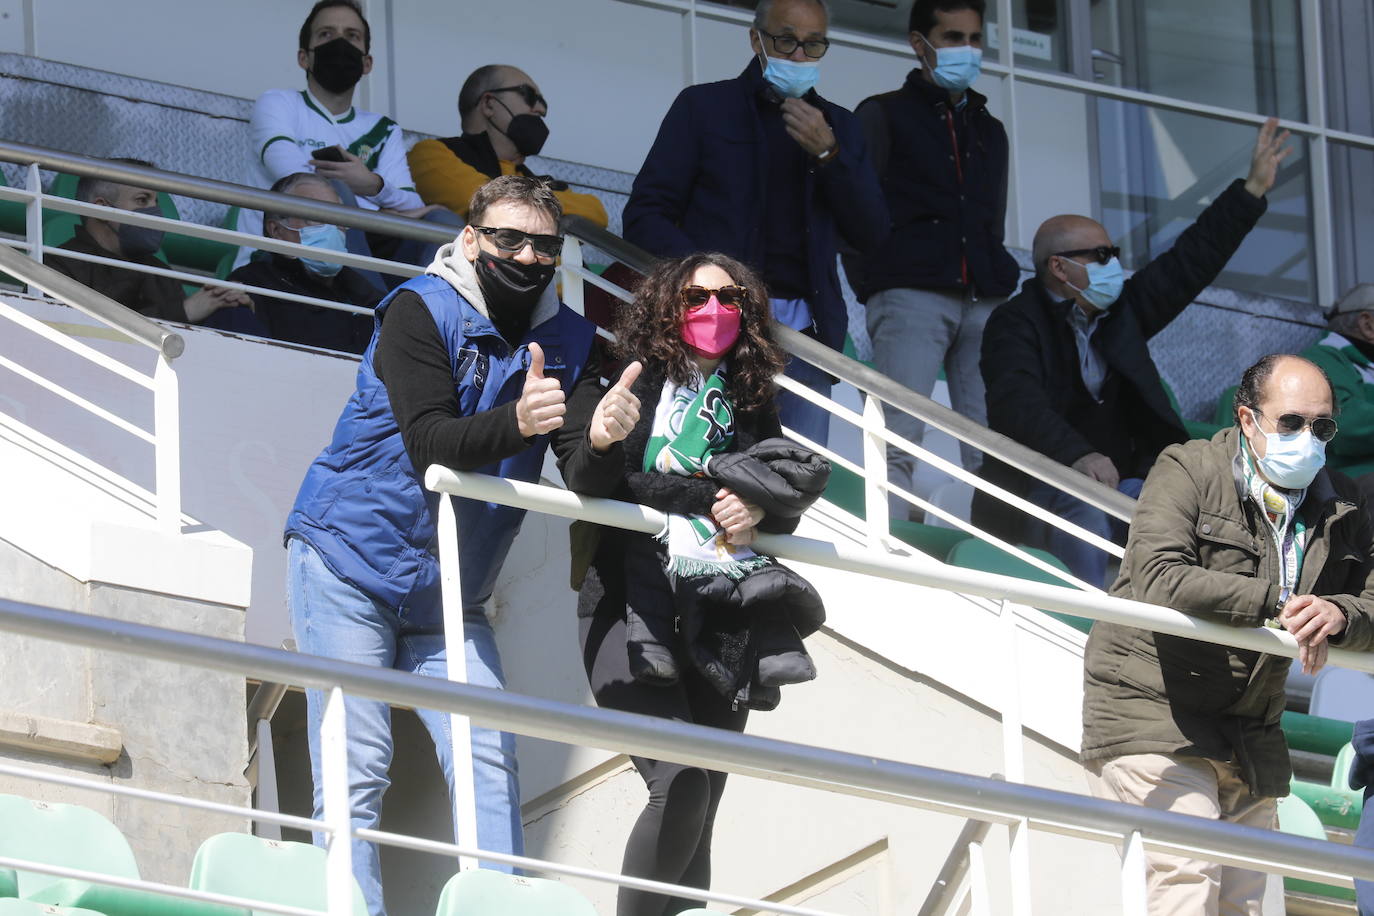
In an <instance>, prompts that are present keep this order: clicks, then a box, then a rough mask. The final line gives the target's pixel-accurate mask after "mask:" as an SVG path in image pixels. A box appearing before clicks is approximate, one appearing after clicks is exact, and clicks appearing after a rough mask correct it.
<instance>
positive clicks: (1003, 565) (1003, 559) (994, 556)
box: [945, 538, 1093, 633]
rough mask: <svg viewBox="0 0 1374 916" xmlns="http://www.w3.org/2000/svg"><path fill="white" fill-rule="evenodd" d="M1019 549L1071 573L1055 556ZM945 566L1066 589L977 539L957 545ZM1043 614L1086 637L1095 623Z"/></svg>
mask: <svg viewBox="0 0 1374 916" xmlns="http://www.w3.org/2000/svg"><path fill="white" fill-rule="evenodd" d="M1020 546H1021V549H1022V550H1024V551H1025V552H1026V553H1028V554H1030V555H1031V556H1034V557H1037V558H1039V559H1041V560H1044V561H1045V562H1046V563H1049V564H1050V565H1051V566H1053V567H1055V568H1056V569H1062V570H1064V571H1065V572H1068V571H1069V568H1068V567H1067V566H1065V565H1064V564H1063V562H1061V561H1060V559H1059V558H1058V557H1056V556H1055V555H1054V554H1052V553H1049V552H1048V551H1045V550H1039V549H1037V548H1035V547H1026V546H1025V545H1024V544H1023V545H1020ZM945 562H947V563H949V564H950V565H951V566H961V567H963V568H964V569H978V570H982V571H983V572H989V573H995V574H997V575H999V576H1015V577H1016V578H1018V579H1025V580H1027V581H1029V582H1043V583H1044V584H1046V585H1060V586H1067V583H1066V582H1064V580H1063V579H1060V578H1058V577H1056V576H1052V575H1050V574H1049V573H1047V572H1045V571H1044V570H1043V569H1039V568H1037V567H1035V566H1032V565H1030V564H1029V563H1027V562H1026V561H1025V560H1023V559H1021V558H1020V557H1014V556H1012V555H1011V554H1009V553H1007V552H1006V551H1005V550H1003V549H1002V548H1001V547H996V546H994V545H992V544H989V543H988V542H987V541H981V540H979V539H977V538H969V539H968V540H966V541H963V542H961V543H959V544H956V545H955V546H954V549H953V550H951V551H950V552H949V558H948V559H947V560H946V561H945ZM1041 613H1044V614H1048V615H1050V616H1051V617H1053V618H1054V619H1055V620H1058V621H1060V622H1061V623H1066V624H1068V625H1069V626H1071V627H1073V628H1074V629H1075V630H1079V631H1081V632H1083V633H1086V632H1088V631H1089V630H1090V629H1092V625H1093V622H1092V621H1091V620H1088V619H1086V618H1083V617H1075V616H1073V615H1072V614H1061V613H1059V612H1058V611H1042V612H1041Z"/></svg>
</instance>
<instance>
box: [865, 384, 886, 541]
mask: <svg viewBox="0 0 1374 916" xmlns="http://www.w3.org/2000/svg"><path fill="white" fill-rule="evenodd" d="M863 418H864V512H865V514H866V515H867V520H868V544H869V546H870V547H872V548H874V549H875V550H881V549H882V548H883V540H884V539H885V538H886V537H887V535H888V517H887V491H885V490H884V489H883V488H882V487H881V486H879V483H881V482H882V481H885V480H887V443H886V442H885V441H884V440H883V438H882V436H881V435H879V433H880V432H881V431H882V430H884V429H885V428H886V427H885V426H884V420H883V406H882V402H880V401H879V400H878V399H877V398H876V397H874V396H873V395H871V394H865V395H864V417H863Z"/></svg>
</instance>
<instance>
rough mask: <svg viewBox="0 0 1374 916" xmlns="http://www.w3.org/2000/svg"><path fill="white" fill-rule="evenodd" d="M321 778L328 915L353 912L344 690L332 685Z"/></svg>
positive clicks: (327, 698) (322, 735)
mask: <svg viewBox="0 0 1374 916" xmlns="http://www.w3.org/2000/svg"><path fill="white" fill-rule="evenodd" d="M320 782H321V784H322V785H321V793H320V794H321V795H322V796H323V801H324V822H325V823H326V824H327V825H328V826H329V828H330V832H329V843H328V846H326V847H325V872H324V873H325V892H326V909H327V911H328V913H329V916H353V819H352V812H351V811H350V810H349V801H348V728H347V724H346V722H345V720H344V694H343V690H342V688H339V687H334V688H332V689H330V690H329V692H328V693H327V694H326V695H325V704H324V717H323V719H322V721H321V722H320Z"/></svg>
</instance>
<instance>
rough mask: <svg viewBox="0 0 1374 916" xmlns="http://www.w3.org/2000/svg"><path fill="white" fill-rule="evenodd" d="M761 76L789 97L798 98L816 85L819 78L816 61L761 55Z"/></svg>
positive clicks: (819, 67)
mask: <svg viewBox="0 0 1374 916" xmlns="http://www.w3.org/2000/svg"><path fill="white" fill-rule="evenodd" d="M763 78H764V79H766V80H768V82H769V83H770V84H771V85H772V87H773V88H774V89H776V90H778V92H780V93H782V94H783V95H784V96H786V97H787V98H789V99H799V98H801V97H802V96H804V95H806V94H807V93H808V92H810V91H811V90H812V89H814V88H815V87H816V81H817V80H819V79H820V78H821V65H820V63H819V62H817V61H799V60H783V59H782V58H780V57H769V56H768V55H766V54H765V55H764V56H763Z"/></svg>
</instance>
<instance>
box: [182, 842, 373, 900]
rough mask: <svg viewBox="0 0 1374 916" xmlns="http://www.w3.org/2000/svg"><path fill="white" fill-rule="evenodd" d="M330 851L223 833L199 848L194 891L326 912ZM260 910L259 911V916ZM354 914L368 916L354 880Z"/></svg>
mask: <svg viewBox="0 0 1374 916" xmlns="http://www.w3.org/2000/svg"><path fill="white" fill-rule="evenodd" d="M324 874H325V852H324V850H323V849H320V848H318V847H316V846H311V845H310V844H309V843H290V842H284V841H281V840H264V839H261V838H259V837H255V836H252V835H250V834H247V833H220V834H217V835H215V836H212V837H210V838H209V839H208V840H206V841H205V842H204V843H202V844H201V846H200V849H198V850H196V858H195V861H194V862H192V863H191V888H192V889H193V890H198V891H209V892H212V893H216V894H230V895H233V896H235V897H246V898H249V899H252V900H261V901H262V902H263V903H279V904H283V905H285V906H299V907H308V908H315V909H321V910H322V909H324V908H325V901H326V896H327V895H326V891H325V878H324ZM258 912H259V911H257V910H254V911H253V913H254V916H256V914H257V913H258ZM353 912H354V914H355V916H367V905H366V904H365V903H363V892H362V891H361V890H359V888H358V884H357V882H356V881H355V882H353Z"/></svg>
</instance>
